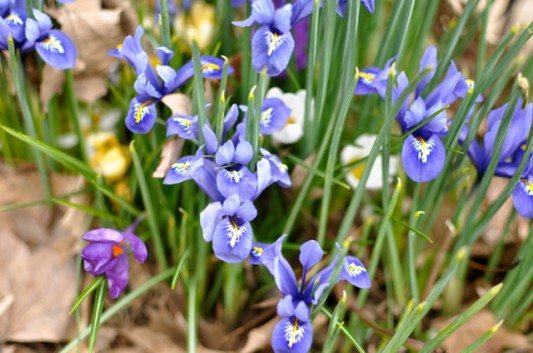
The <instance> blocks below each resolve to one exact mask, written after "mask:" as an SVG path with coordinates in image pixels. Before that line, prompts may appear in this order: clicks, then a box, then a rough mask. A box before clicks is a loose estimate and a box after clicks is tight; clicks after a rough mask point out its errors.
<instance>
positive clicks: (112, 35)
mask: <svg viewBox="0 0 533 353" xmlns="http://www.w3.org/2000/svg"><path fill="white" fill-rule="evenodd" d="M112 5H115V7H112V8H111V7H107V8H102V4H101V1H95V0H77V1H75V2H73V3H72V4H66V5H65V6H63V7H61V8H60V9H53V10H50V13H51V14H52V15H53V16H54V17H55V18H56V19H57V20H58V22H59V23H60V24H61V30H62V31H63V32H65V33H66V34H67V35H69V36H70V37H71V38H72V39H73V40H74V43H75V45H76V48H77V50H78V63H77V64H76V68H75V69H74V79H75V80H74V89H75V91H76V95H77V96H78V98H80V99H81V100H83V101H86V102H89V103H91V102H94V101H95V100H96V99H98V98H100V97H102V96H104V95H105V94H106V93H107V77H108V74H109V71H110V69H111V66H112V65H113V64H114V63H115V62H116V60H115V59H114V58H111V57H109V56H108V54H107V52H108V51H109V50H110V49H113V48H114V47H116V46H117V45H118V44H119V43H122V41H123V40H124V37H125V36H126V35H127V34H129V33H131V32H132V31H133V27H134V23H131V22H132V21H131V18H132V16H131V14H129V12H132V11H133V10H132V9H131V7H130V4H129V2H127V1H120V2H115V4H112ZM63 80H64V74H63V72H62V71H58V70H53V69H50V68H45V70H44V71H43V79H42V83H41V101H42V102H43V105H45V106H46V103H47V102H48V100H49V99H50V98H51V97H52V96H53V95H54V94H56V93H58V92H59V91H60V90H61V87H62V83H63Z"/></svg>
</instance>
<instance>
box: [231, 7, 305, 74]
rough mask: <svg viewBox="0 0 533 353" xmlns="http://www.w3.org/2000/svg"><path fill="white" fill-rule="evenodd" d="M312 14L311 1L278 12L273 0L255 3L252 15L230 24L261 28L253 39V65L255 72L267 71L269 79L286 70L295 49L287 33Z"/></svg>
mask: <svg viewBox="0 0 533 353" xmlns="http://www.w3.org/2000/svg"><path fill="white" fill-rule="evenodd" d="M312 11H313V1H312V0H296V1H295V2H294V3H293V4H285V5H284V6H282V7H280V8H278V9H276V8H275V6H274V3H273V2H272V0H255V1H254V2H253V3H252V14H251V16H250V17H249V18H248V19H246V20H244V21H234V22H233V24H234V25H235V26H239V27H249V26H252V25H253V24H255V23H257V24H258V25H260V27H259V28H258V29H257V30H256V32H255V34H254V36H253V38H252V66H253V68H254V70H255V71H257V72H261V71H262V70H263V69H266V70H267V74H268V75H269V76H277V75H279V74H280V73H281V72H282V71H283V70H285V68H286V67H287V65H288V64H289V61H290V59H291V55H292V52H293V50H294V39H293V37H292V34H291V32H290V30H291V28H292V27H293V26H294V25H295V24H296V23H298V22H299V21H301V20H302V19H304V18H305V17H307V16H309V14H310V13H311V12H312Z"/></svg>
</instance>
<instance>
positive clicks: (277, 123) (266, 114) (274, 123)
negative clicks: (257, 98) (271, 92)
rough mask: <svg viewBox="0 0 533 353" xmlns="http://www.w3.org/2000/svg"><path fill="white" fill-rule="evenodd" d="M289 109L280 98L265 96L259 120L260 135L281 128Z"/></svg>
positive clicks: (289, 111)
mask: <svg viewBox="0 0 533 353" xmlns="http://www.w3.org/2000/svg"><path fill="white" fill-rule="evenodd" d="M291 111H292V110H291V109H290V108H289V107H287V106H286V105H285V103H283V101H282V100H281V99H279V98H266V99H265V100H264V101H263V108H262V110H261V118H260V120H259V124H260V128H261V130H260V132H261V135H271V134H273V133H275V132H277V131H279V130H281V129H282V128H283V127H284V126H285V125H286V124H287V120H288V119H289V116H290V115H291Z"/></svg>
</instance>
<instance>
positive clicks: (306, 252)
mask: <svg viewBox="0 0 533 353" xmlns="http://www.w3.org/2000/svg"><path fill="white" fill-rule="evenodd" d="M322 256H324V251H322V248H321V247H320V245H319V244H318V242H317V241H315V240H309V241H306V242H305V243H303V244H302V246H300V263H301V264H302V266H303V268H304V271H309V270H310V269H311V267H313V266H314V265H316V264H317V263H318V262H319V261H320V259H322Z"/></svg>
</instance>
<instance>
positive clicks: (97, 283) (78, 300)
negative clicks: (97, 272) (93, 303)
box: [68, 276, 105, 315]
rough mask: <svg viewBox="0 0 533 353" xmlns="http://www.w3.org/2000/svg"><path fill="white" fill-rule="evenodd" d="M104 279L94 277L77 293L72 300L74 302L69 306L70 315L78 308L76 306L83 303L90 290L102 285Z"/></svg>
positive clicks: (92, 290)
mask: <svg viewBox="0 0 533 353" xmlns="http://www.w3.org/2000/svg"><path fill="white" fill-rule="evenodd" d="M103 281H105V278H104V277H102V276H100V277H97V278H95V279H94V280H93V281H92V282H91V284H89V285H88V286H87V287H85V288H84V289H83V291H82V292H81V293H80V295H78V297H77V298H76V300H74V303H73V304H72V306H71V307H70V311H69V313H68V314H69V315H72V313H73V312H74V311H76V310H78V307H79V306H80V305H81V303H83V301H84V300H85V298H87V297H88V296H89V295H90V294H91V293H92V292H94V291H95V290H96V289H98V288H100V287H99V286H101V285H102V282H103Z"/></svg>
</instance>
